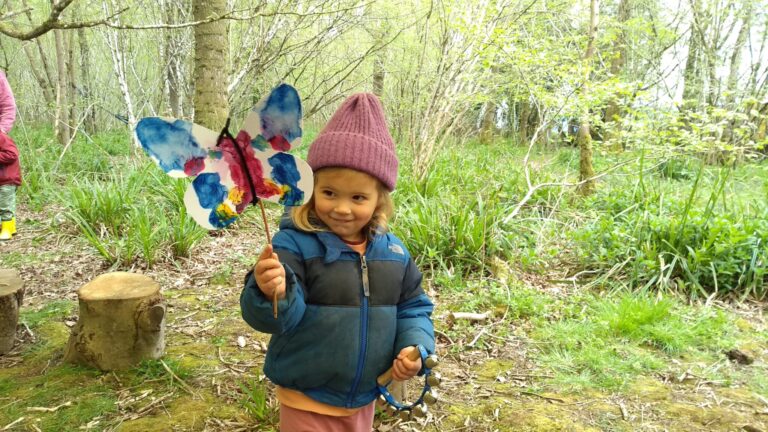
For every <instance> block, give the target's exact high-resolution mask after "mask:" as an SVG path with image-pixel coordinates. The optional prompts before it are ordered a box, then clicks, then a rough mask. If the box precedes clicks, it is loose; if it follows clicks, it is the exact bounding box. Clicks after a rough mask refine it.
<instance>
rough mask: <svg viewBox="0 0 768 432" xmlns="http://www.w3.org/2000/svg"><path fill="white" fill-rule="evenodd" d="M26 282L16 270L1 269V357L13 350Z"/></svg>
mask: <svg viewBox="0 0 768 432" xmlns="http://www.w3.org/2000/svg"><path fill="white" fill-rule="evenodd" d="M23 298H24V281H22V280H21V278H20V277H19V273H18V272H17V271H16V270H10V269H0V317H2V319H0V355H3V354H5V353H7V352H9V351H10V350H11V349H13V344H14V342H15V341H16V325H17V324H18V322H19V308H20V307H21V301H22V299H23Z"/></svg>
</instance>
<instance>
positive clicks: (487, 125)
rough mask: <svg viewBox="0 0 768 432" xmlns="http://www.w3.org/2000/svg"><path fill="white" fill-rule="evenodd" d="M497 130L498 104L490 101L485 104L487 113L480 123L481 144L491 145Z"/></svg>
mask: <svg viewBox="0 0 768 432" xmlns="http://www.w3.org/2000/svg"><path fill="white" fill-rule="evenodd" d="M495 130H496V104H495V103H493V102H491V101H488V102H486V104H485V112H484V113H483V119H482V121H481V122H480V143H481V144H491V143H492V142H493V136H494V131H495Z"/></svg>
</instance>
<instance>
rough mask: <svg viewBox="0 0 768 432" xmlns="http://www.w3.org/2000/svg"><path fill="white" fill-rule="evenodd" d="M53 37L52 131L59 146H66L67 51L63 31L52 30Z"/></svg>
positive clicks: (67, 129)
mask: <svg viewBox="0 0 768 432" xmlns="http://www.w3.org/2000/svg"><path fill="white" fill-rule="evenodd" d="M53 36H54V39H55V42H56V114H55V116H54V117H55V120H54V126H53V129H54V133H55V135H56V139H57V140H58V141H59V144H61V145H66V144H67V143H68V142H69V138H70V129H69V127H70V125H69V124H67V117H69V116H68V114H67V113H68V112H69V108H68V103H69V101H68V99H67V94H68V93H69V89H68V88H67V87H68V85H67V78H68V77H69V75H68V74H67V63H68V59H67V53H68V52H69V50H68V49H67V47H66V41H65V37H66V36H65V34H64V31H63V30H54V31H53Z"/></svg>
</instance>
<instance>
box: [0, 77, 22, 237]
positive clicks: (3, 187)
mask: <svg viewBox="0 0 768 432" xmlns="http://www.w3.org/2000/svg"><path fill="white" fill-rule="evenodd" d="M15 120H16V100H15V99H14V98H13V92H11V87H10V86H9V85H8V80H7V79H6V78H5V74H4V73H3V72H2V71H0V221H1V223H2V225H0V240H10V239H11V237H12V236H13V235H14V234H16V188H17V187H18V186H20V185H21V169H20V168H19V150H18V149H17V148H16V144H15V143H14V142H13V140H12V139H11V137H9V136H8V132H10V131H11V127H12V126H13V122H14V121H15Z"/></svg>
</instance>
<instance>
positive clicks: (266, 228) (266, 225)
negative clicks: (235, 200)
mask: <svg viewBox="0 0 768 432" xmlns="http://www.w3.org/2000/svg"><path fill="white" fill-rule="evenodd" d="M259 208H261V219H262V220H263V221H264V232H265V233H266V234H267V243H272V236H270V235H269V223H268V222H267V212H266V210H264V203H263V202H261V200H259ZM272 316H274V317H275V319H277V293H275V294H273V295H272Z"/></svg>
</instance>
